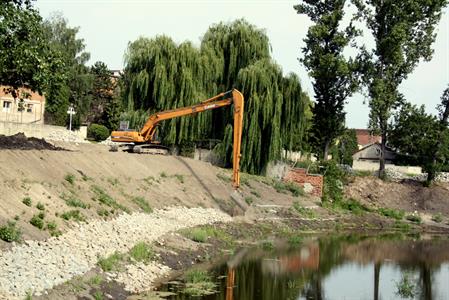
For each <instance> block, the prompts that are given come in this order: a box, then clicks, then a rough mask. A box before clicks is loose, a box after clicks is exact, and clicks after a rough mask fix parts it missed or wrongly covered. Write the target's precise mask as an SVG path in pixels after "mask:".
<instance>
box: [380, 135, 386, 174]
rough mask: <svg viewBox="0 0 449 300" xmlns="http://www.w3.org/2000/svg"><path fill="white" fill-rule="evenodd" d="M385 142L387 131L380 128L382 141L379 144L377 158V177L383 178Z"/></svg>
mask: <svg viewBox="0 0 449 300" xmlns="http://www.w3.org/2000/svg"><path fill="white" fill-rule="evenodd" d="M386 144H387V133H386V131H385V130H382V141H381V144H380V158H379V178H384V176H385V151H386V148H387V147H386Z"/></svg>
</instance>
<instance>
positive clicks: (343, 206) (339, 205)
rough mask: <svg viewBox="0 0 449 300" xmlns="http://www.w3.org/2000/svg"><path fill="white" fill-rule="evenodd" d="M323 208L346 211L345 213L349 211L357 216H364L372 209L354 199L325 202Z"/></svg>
mask: <svg viewBox="0 0 449 300" xmlns="http://www.w3.org/2000/svg"><path fill="white" fill-rule="evenodd" d="M323 207H327V208H332V209H337V210H345V211H349V212H351V213H353V214H355V215H361V214H364V213H365V212H370V211H371V209H370V208H369V207H367V206H365V205H363V204H362V203H360V202H359V201H357V200H355V199H352V198H350V199H344V200H342V201H336V202H333V203H329V202H325V203H323Z"/></svg>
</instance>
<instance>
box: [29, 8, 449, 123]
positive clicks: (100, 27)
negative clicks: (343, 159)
mask: <svg viewBox="0 0 449 300" xmlns="http://www.w3.org/2000/svg"><path fill="white" fill-rule="evenodd" d="M297 3H299V1H298V0H296V1H290V0H240V1H238V0H109V1H106V0H37V1H36V2H34V5H35V7H36V8H38V9H39V11H40V13H41V15H42V17H43V18H48V17H49V16H51V14H53V13H54V12H61V13H62V15H63V16H64V17H65V18H66V19H67V20H68V23H69V26H71V27H79V35H78V36H79V37H80V38H83V39H84V41H85V43H86V45H87V47H86V51H88V52H90V54H91V60H90V62H89V63H90V64H93V63H95V62H96V61H103V62H105V63H106V64H107V65H108V67H109V68H110V69H113V70H116V69H123V66H124V62H123V55H124V53H125V50H126V48H127V45H128V43H129V42H131V41H134V40H136V39H137V38H138V37H140V36H145V37H154V36H157V35H161V34H165V35H168V36H170V37H171V38H172V39H173V40H175V41H176V42H179V43H180V42H183V41H186V40H189V41H192V42H193V43H194V44H196V45H199V44H200V40H201V37H202V36H203V34H204V33H205V32H206V31H207V29H208V28H209V26H210V25H212V24H214V23H218V22H221V21H224V22H232V21H234V20H235V19H239V18H245V19H246V20H247V21H249V22H250V23H252V24H254V25H256V26H257V27H259V28H263V29H265V30H266V33H267V35H268V37H269V39H270V43H271V46H272V57H273V58H274V60H275V61H276V62H277V63H278V64H279V65H280V66H281V67H282V69H283V71H284V73H285V74H287V73H289V72H294V73H296V74H298V75H299V77H300V79H301V83H302V85H303V87H304V89H305V90H306V91H307V92H308V94H309V95H310V97H312V98H313V87H312V82H311V79H310V78H309V76H308V74H307V71H306V70H305V68H304V66H302V65H301V64H300V63H299V61H298V57H300V56H301V48H302V47H303V46H304V42H303V39H304V37H305V35H306V33H307V29H308V27H309V26H310V25H311V22H310V21H309V19H308V18H307V17H306V16H304V15H298V14H296V11H295V10H294V9H293V5H295V4H297ZM436 33H437V37H436V41H435V43H434V44H433V46H432V48H433V49H434V50H435V52H434V55H433V58H432V60H431V61H430V62H421V63H420V64H419V65H418V67H417V68H416V69H415V71H414V72H413V73H412V74H410V75H409V77H408V78H407V80H406V81H404V82H403V84H402V85H401V86H400V92H402V93H403V94H404V95H405V98H406V99H407V101H409V102H411V103H413V104H417V105H422V104H425V105H426V110H427V112H429V113H433V114H436V113H437V112H436V110H435V107H436V105H437V104H438V103H439V101H440V97H441V95H442V93H443V91H444V89H445V88H446V87H447V86H448V84H449V8H447V7H446V9H445V10H444V12H443V16H442V18H441V21H440V23H439V25H438V27H437V31H436ZM361 41H362V42H363V43H366V44H368V45H372V38H371V37H370V35H369V34H368V33H367V32H365V33H364V36H363V37H362V38H361ZM367 103H368V98H367V97H366V96H364V95H363V94H362V93H357V94H355V95H354V96H352V97H351V98H350V99H348V104H347V105H346V112H347V115H346V125H347V126H348V127H349V128H366V127H367V124H368V114H369V107H368V104H367Z"/></svg>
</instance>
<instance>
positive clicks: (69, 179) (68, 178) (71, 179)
mask: <svg viewBox="0 0 449 300" xmlns="http://www.w3.org/2000/svg"><path fill="white" fill-rule="evenodd" d="M64 179H65V181H67V182H68V183H70V184H71V185H73V184H74V183H75V175H73V174H71V173H68V174H66V175H65V176H64Z"/></svg>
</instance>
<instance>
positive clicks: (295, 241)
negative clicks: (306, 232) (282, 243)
mask: <svg viewBox="0 0 449 300" xmlns="http://www.w3.org/2000/svg"><path fill="white" fill-rule="evenodd" d="M302 240H303V237H302V236H299V235H293V236H290V237H289V238H288V243H289V244H290V245H291V246H298V245H300V244H301V243H302Z"/></svg>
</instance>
